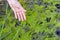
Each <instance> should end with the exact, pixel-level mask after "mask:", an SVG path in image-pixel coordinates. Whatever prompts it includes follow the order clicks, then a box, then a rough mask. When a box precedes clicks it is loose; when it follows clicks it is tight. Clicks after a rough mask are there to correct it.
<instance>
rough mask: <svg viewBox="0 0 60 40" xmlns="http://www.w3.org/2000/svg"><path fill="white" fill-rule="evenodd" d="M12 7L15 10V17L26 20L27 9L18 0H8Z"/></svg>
mask: <svg viewBox="0 0 60 40" xmlns="http://www.w3.org/2000/svg"><path fill="white" fill-rule="evenodd" d="M7 1H8V3H9V5H10V7H11V8H12V10H13V11H14V14H15V18H16V19H18V20H19V21H21V20H22V21H24V20H26V16H25V12H26V10H25V9H24V8H23V7H22V6H21V5H20V3H19V2H18V1H17V0H7Z"/></svg>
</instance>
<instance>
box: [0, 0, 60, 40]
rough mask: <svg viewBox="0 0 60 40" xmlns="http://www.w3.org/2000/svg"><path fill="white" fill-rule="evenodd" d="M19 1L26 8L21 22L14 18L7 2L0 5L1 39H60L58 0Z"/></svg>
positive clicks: (59, 2) (59, 8) (59, 1)
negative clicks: (23, 19)
mask: <svg viewBox="0 0 60 40" xmlns="http://www.w3.org/2000/svg"><path fill="white" fill-rule="evenodd" d="M19 2H20V3H21V5H22V6H23V7H24V8H25V9H26V10H27V12H26V18H27V19H26V21H23V22H22V21H18V20H16V19H15V16H14V13H13V11H12V10H11V8H10V7H9V5H8V3H7V2H6V3H4V5H3V3H2V5H0V9H1V10H0V39H1V40H60V0H20V1H19ZM0 4H1V3H0ZM1 6H2V7H1Z"/></svg>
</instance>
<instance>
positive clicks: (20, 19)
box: [17, 12, 21, 21]
mask: <svg viewBox="0 0 60 40" xmlns="http://www.w3.org/2000/svg"><path fill="white" fill-rule="evenodd" d="M17 16H18V20H19V21H21V18H20V16H19V12H17Z"/></svg>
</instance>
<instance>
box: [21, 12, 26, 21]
mask: <svg viewBox="0 0 60 40" xmlns="http://www.w3.org/2000/svg"><path fill="white" fill-rule="evenodd" d="M22 15H23V19H24V20H26V15H25V12H22Z"/></svg>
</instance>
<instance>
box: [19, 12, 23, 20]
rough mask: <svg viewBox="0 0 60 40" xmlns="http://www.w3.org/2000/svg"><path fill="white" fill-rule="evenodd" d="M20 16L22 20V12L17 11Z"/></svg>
mask: <svg viewBox="0 0 60 40" xmlns="http://www.w3.org/2000/svg"><path fill="white" fill-rule="evenodd" d="M19 15H20V17H21V20H22V21H23V16H22V13H21V12H20V13H19Z"/></svg>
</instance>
